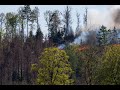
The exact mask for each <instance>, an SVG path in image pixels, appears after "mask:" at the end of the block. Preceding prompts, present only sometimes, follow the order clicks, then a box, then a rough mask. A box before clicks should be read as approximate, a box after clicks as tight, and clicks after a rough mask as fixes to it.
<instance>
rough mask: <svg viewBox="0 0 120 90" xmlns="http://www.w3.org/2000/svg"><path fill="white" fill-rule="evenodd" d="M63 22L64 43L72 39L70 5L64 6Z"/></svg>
mask: <svg viewBox="0 0 120 90" xmlns="http://www.w3.org/2000/svg"><path fill="white" fill-rule="evenodd" d="M63 22H64V27H63V29H64V40H65V43H66V44H68V43H71V42H73V41H74V39H75V38H74V32H73V30H72V26H71V24H72V20H71V8H70V7H68V6H67V7H66V10H65V11H64V14H63Z"/></svg>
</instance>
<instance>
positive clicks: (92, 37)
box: [85, 31, 97, 46]
mask: <svg viewBox="0 0 120 90" xmlns="http://www.w3.org/2000/svg"><path fill="white" fill-rule="evenodd" d="M96 37H97V33H96V31H88V34H87V35H86V42H85V43H86V44H87V45H91V46H95V45H96V43H97V38H96Z"/></svg>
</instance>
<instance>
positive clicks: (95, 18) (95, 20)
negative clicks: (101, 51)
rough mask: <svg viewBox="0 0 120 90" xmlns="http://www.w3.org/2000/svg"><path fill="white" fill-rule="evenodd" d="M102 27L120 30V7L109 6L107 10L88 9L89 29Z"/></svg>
mask: <svg viewBox="0 0 120 90" xmlns="http://www.w3.org/2000/svg"><path fill="white" fill-rule="evenodd" d="M101 25H104V26H106V27H107V28H108V29H113V27H114V26H115V27H116V28H120V5H109V6H108V7H107V8H106V9H105V10H103V11H102V10H97V9H88V28H91V29H93V28H98V27H100V26H101Z"/></svg>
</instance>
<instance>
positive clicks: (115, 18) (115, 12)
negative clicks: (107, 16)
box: [110, 6, 120, 28]
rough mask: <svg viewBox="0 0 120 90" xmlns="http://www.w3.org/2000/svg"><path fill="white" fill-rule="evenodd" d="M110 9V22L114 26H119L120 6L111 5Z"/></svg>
mask: <svg viewBox="0 0 120 90" xmlns="http://www.w3.org/2000/svg"><path fill="white" fill-rule="evenodd" d="M110 10H111V19H112V24H113V25H114V26H115V27H116V28H120V6H112V7H111V9H110Z"/></svg>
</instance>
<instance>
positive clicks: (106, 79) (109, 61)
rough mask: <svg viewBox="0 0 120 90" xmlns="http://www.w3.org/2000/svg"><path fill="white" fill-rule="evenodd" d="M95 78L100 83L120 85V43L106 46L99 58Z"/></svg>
mask: <svg viewBox="0 0 120 90" xmlns="http://www.w3.org/2000/svg"><path fill="white" fill-rule="evenodd" d="M101 61H102V62H101V65H100V66H99V69H98V71H97V77H96V80H97V82H98V84H102V85H120V65H119V63H120V45H118V46H117V45H115V46H108V47H107V48H106V50H105V54H104V55H103V57H102V59H101Z"/></svg>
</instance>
